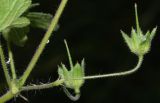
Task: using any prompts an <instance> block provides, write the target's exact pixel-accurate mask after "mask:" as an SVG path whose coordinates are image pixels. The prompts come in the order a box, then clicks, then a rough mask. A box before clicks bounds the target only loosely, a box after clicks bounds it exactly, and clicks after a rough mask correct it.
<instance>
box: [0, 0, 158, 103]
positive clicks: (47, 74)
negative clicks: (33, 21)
mask: <svg viewBox="0 0 160 103" xmlns="http://www.w3.org/2000/svg"><path fill="white" fill-rule="evenodd" d="M33 2H40V4H41V5H40V6H39V7H36V8H34V9H33V11H42V12H47V13H52V14H54V13H55V11H56V9H57V7H58V4H59V3H60V0H33ZM135 2H136V3H137V4H138V13H139V20H140V25H141V28H142V30H143V31H144V32H146V31H147V30H148V29H150V30H152V28H153V27H155V26H158V32H157V34H156V37H155V38H154V40H153V42H152V48H151V51H150V53H149V54H147V55H146V56H145V59H144V63H143V65H142V67H141V69H140V70H139V71H138V72H136V73H134V74H132V75H129V76H125V77H118V78H116V77H115V78H106V79H96V80H87V81H86V82H85V84H84V86H83V87H82V89H81V93H82V96H81V98H80V100H78V101H76V102H75V103H159V102H160V35H159V33H160V30H159V25H160V6H159V5H160V1H159V0H69V2H68V5H67V7H66V9H65V11H64V13H63V15H62V17H61V19H60V22H59V26H60V28H59V29H58V30H57V31H56V32H54V33H53V36H52V37H51V38H50V42H49V43H48V44H47V46H46V49H45V50H44V52H43V54H42V56H41V58H40V60H39V61H38V63H37V65H36V67H35V69H34V70H33V72H32V73H31V76H30V77H29V79H28V81H27V83H28V84H34V83H37V84H40V82H44V83H46V82H50V81H54V80H56V79H57V77H58V75H57V66H58V65H60V64H61V62H63V63H64V64H66V65H68V64H69V63H68V58H67V53H66V49H65V46H64V43H63V40H64V38H65V39H67V41H68V44H69V47H70V51H71V55H72V57H73V61H74V63H75V62H77V61H79V62H80V61H81V60H82V59H83V58H85V61H86V68H85V72H86V75H94V74H103V73H112V72H118V71H124V70H128V69H130V68H133V67H134V65H136V62H137V58H136V56H135V55H134V54H132V53H130V52H129V49H128V47H127V46H126V44H125V42H124V40H123V38H122V36H121V34H120V30H123V31H125V32H126V33H128V34H130V31H131V27H135V18H134V3H135ZM44 33H45V31H43V30H40V29H35V28H33V29H31V32H30V33H29V34H28V37H29V40H28V41H27V43H26V45H25V47H24V48H20V47H15V46H13V49H14V54H15V55H14V56H15V62H16V67H17V73H18V75H19V76H20V75H21V74H22V73H23V72H24V70H25V68H26V66H27V64H28V62H29V61H30V59H31V57H32V55H33V53H34V51H35V50H36V48H37V46H38V44H39V42H40V40H41V39H42V37H43V34H44ZM3 45H4V47H5V44H3ZM0 75H1V78H0V81H1V88H2V86H3V85H5V84H4V77H3V73H2V70H1V74H0ZM5 91H6V86H3V89H1V93H4V92H5ZM22 95H23V96H25V97H26V98H28V100H29V103H73V101H71V100H69V99H68V98H67V96H66V95H65V94H64V92H63V90H62V88H61V87H55V88H51V89H47V90H40V91H28V92H24V93H22ZM8 103H27V102H26V101H24V100H23V99H22V98H19V97H18V98H16V100H11V101H9V102H8Z"/></svg>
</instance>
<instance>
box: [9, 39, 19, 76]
mask: <svg viewBox="0 0 160 103" xmlns="http://www.w3.org/2000/svg"><path fill="white" fill-rule="evenodd" d="M7 47H8V56H9V60H10V63H9V64H10V68H11V73H12V78H13V79H16V78H17V75H16V71H15V65H14V59H13V53H12V50H11V46H10V42H7Z"/></svg>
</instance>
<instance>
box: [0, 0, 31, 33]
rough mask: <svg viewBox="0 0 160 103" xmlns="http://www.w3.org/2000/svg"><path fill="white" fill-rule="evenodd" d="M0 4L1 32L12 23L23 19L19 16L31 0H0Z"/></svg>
mask: <svg viewBox="0 0 160 103" xmlns="http://www.w3.org/2000/svg"><path fill="white" fill-rule="evenodd" d="M0 4H1V5H0V32H2V31H3V30H5V29H6V28H10V26H11V25H12V24H13V23H16V22H19V20H21V22H22V21H23V19H20V18H21V17H20V16H21V15H22V14H23V13H24V12H25V11H26V10H27V9H28V8H29V7H30V5H31V0H0ZM25 21H26V20H25Z"/></svg>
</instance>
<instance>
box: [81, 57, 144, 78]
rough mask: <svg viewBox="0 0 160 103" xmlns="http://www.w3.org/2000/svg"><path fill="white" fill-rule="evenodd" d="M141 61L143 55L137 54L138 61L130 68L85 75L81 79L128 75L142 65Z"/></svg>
mask: <svg viewBox="0 0 160 103" xmlns="http://www.w3.org/2000/svg"><path fill="white" fill-rule="evenodd" d="M142 62H143V55H142V56H138V63H137V65H136V66H135V67H134V68H133V69H131V70H128V71H124V72H119V73H111V74H103V75H95V76H85V77H83V79H97V78H106V77H117V76H125V75H129V74H132V73H134V72H136V71H137V70H138V69H139V68H140V66H141V65H142Z"/></svg>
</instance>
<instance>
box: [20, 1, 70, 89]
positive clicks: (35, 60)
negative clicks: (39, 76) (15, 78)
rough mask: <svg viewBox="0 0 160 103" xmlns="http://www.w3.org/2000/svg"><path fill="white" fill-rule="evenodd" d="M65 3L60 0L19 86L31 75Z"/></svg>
mask: <svg viewBox="0 0 160 103" xmlns="http://www.w3.org/2000/svg"><path fill="white" fill-rule="evenodd" d="M67 1H68V0H62V1H61V4H60V6H59V8H58V10H57V12H56V14H55V16H54V18H53V20H52V22H51V24H50V26H49V28H48V30H47V32H46V33H45V35H44V37H43V39H42V41H41V43H40V45H39V47H38V49H37V50H36V52H35V54H34V56H33V58H32V59H31V61H30V63H29V65H28V67H27V69H26V71H25V72H24V74H23V75H22V77H21V78H20V86H23V85H24V83H25V81H26V80H27V78H28V76H29V74H30V73H31V71H32V70H33V68H34V66H35V64H36V63H37V61H38V59H39V57H40V55H41V53H42V52H43V50H44V48H45V46H46V44H47V41H48V40H49V37H50V36H51V34H52V32H53V30H54V29H55V27H56V25H57V23H58V21H59V18H60V16H61V14H62V12H63V10H64V8H65V5H66V4H67Z"/></svg>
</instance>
